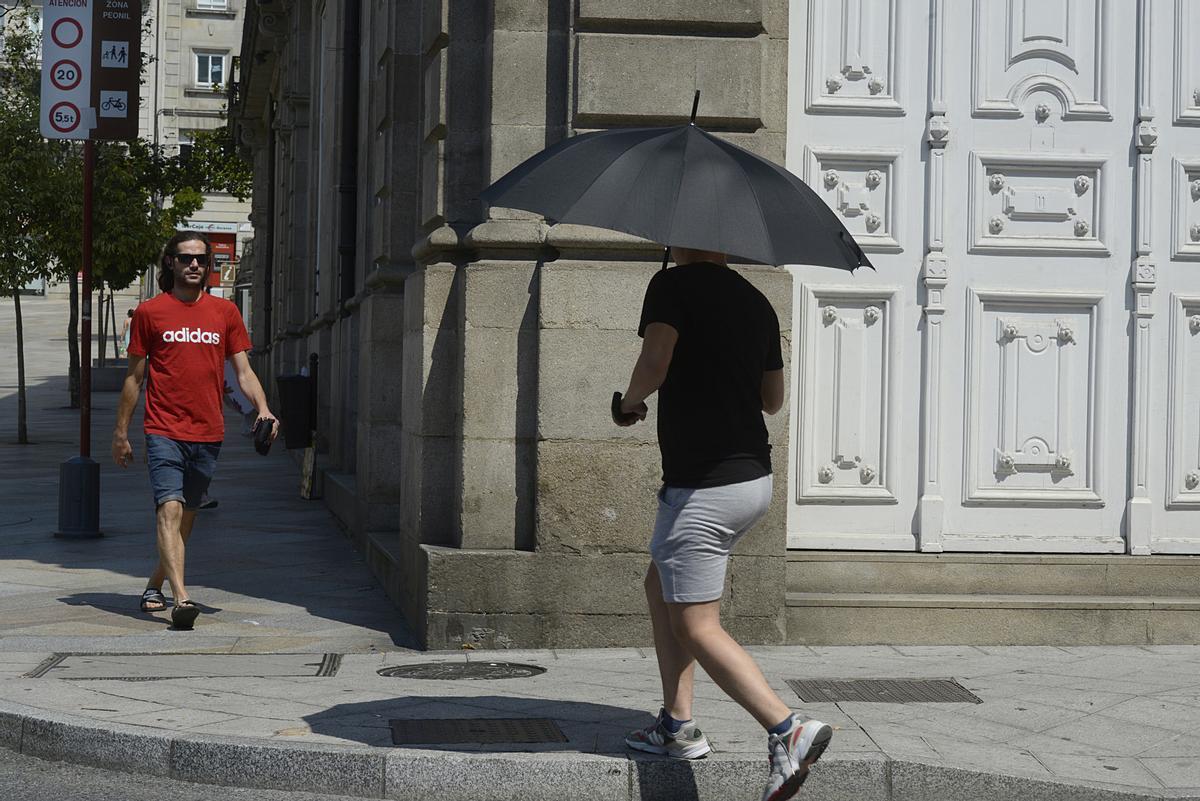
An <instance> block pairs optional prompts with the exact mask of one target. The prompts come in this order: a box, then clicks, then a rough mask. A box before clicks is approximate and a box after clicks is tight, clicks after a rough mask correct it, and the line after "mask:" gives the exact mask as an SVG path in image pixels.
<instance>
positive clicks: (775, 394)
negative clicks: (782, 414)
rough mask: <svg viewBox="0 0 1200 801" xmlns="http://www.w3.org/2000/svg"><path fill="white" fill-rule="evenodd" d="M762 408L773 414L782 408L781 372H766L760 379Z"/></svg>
mask: <svg viewBox="0 0 1200 801" xmlns="http://www.w3.org/2000/svg"><path fill="white" fill-rule="evenodd" d="M762 408H763V411H764V412H766V413H767V414H775V413H776V412H778V411H779V410H780V409H782V408H783V370H782V369H780V370H767V371H766V372H764V373H763V377H762Z"/></svg>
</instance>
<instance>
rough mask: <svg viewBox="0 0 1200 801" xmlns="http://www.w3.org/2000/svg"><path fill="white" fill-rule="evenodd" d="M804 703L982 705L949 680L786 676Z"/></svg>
mask: <svg viewBox="0 0 1200 801" xmlns="http://www.w3.org/2000/svg"><path fill="white" fill-rule="evenodd" d="M787 684H788V686H789V687H791V688H792V689H793V690H794V691H795V692H796V695H798V696H800V700H801V701H804V702H805V703H809V704H815V703H822V702H824V703H828V702H837V701H867V702H873V703H877V704H911V703H922V704H930V703H943V704H945V703H950V704H982V703H983V699H982V698H980V697H979V696H977V695H975V694H974V693H972V692H971V691H970V690H968V689H967V688H965V687H963V686H962V685H961V684H959V683H958V682H956V681H954V680H953V679H788V680H787Z"/></svg>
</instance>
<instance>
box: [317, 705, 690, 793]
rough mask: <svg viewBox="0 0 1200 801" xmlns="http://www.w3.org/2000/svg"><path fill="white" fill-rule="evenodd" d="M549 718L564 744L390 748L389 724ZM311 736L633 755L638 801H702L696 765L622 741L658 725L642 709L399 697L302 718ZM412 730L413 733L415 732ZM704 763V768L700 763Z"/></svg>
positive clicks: (498, 750)
mask: <svg viewBox="0 0 1200 801" xmlns="http://www.w3.org/2000/svg"><path fill="white" fill-rule="evenodd" d="M503 718H508V719H531V718H546V719H549V720H552V721H554V722H555V723H556V724H557V725H558V727H559V729H560V730H561V731H562V733H563V734H564V735H565V736H566V737H567V741H566V742H547V743H486V744H485V743H465V742H464V743H437V742H430V743H420V744H417V743H407V742H406V743H405V744H404V745H402V746H395V745H393V743H392V738H391V729H390V726H389V722H390V721H392V720H399V721H414V725H417V724H415V722H416V721H423V720H439V721H441V720H450V719H452V720H487V719H503ZM304 720H305V722H306V723H307V724H308V726H309V728H310V729H311V730H312V731H313V733H314V734H323V735H326V736H330V737H338V738H340V739H344V740H352V741H354V742H359V743H364V744H366V745H373V746H377V747H380V746H382V747H403V748H415V749H420V750H423V751H453V752H458V753H472V754H518V753H564V752H566V753H570V752H578V753H585V754H609V755H613V756H624V757H628V758H629V759H630V760H632V761H633V764H634V769H635V770H636V773H637V781H638V785H639V787H640V789H641V796H640V797H641V798H643V799H648V800H649V799H654V800H655V801H658V800H659V799H661V801H668V799H669V800H670V801H697V799H698V798H699V794H698V790H697V786H696V775H695V772H694V771H695V768H694V766H695V765H696V764H697V763H694V762H690V761H686V760H676V759H670V758H668V757H663V756H656V755H654V754H647V753H643V752H640V751H634V750H632V749H629V748H627V747H626V746H625V743H624V739H623V738H624V735H625V734H626V733H627V732H629V731H632V730H634V729H640V728H644V727H646V726H649V725H650V724H652V723H653V722H654V716H653V715H652V714H650V713H648V712H646V711H645V710H636V709H628V708H625V707H619V706H612V705H609V704H593V703H585V702H579V701H565V700H555V699H548V698H518V697H514V696H510V695H479V696H453V695H445V696H439V697H431V696H398V697H396V698H393V699H390V700H386V701H375V702H368V703H353V704H338V705H336V706H332V707H330V708H329V709H327V710H325V711H323V712H320V713H318V714H316V715H308V716H305V718H304ZM410 731H411V730H410ZM703 761H704V760H701V761H700V762H703Z"/></svg>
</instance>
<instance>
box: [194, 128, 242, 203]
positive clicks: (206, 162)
mask: <svg viewBox="0 0 1200 801" xmlns="http://www.w3.org/2000/svg"><path fill="white" fill-rule="evenodd" d="M183 161H184V163H185V169H186V171H187V172H188V173H189V175H188V183H189V184H190V185H191V186H193V187H197V188H201V189H203V190H204V191H207V192H227V193H228V194H231V195H233V196H234V197H236V198H237V199H238V200H245V199H246V198H248V197H250V189H251V184H252V180H253V177H254V174H253V168H252V167H251V165H250V163H249V162H247V161H246V160H245V159H244V158H242V156H241V154H240V153H238V148H237V145H235V144H234V141H233V133H232V131H230V130H229V128H228V126H224V127H221V128H214V129H213V130H211V131H197V132H196V134H195V135H194V136H193V137H192V152H191V155H190V156H188V157H186V158H184V159H183Z"/></svg>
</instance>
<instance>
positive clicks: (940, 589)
mask: <svg viewBox="0 0 1200 801" xmlns="http://www.w3.org/2000/svg"><path fill="white" fill-rule="evenodd" d="M787 587H788V589H789V590H791V591H793V592H806V593H813V592H816V593H916V594H922V595H925V594H939V593H951V594H955V593H957V594H968V593H970V594H979V593H982V594H995V595H1017V594H1031V595H1089V596H1100V595H1126V596H1132V595H1145V594H1146V593H1147V591H1148V590H1149V591H1151V592H1153V593H1154V595H1156V596H1168V597H1196V598H1200V556H1174V555H1162V556H1125V555H1115V554H1114V555H1109V554H996V553H972V554H967V553H955V554H949V553H941V554H929V553H901V552H890V551H862V552H847V551H790V552H789V553H788V557H787Z"/></svg>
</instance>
